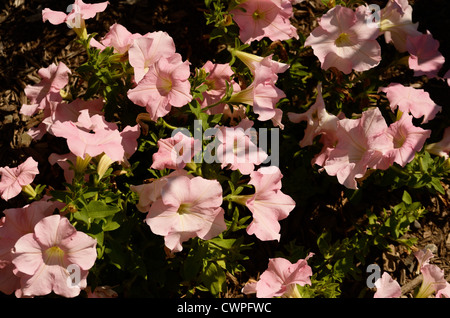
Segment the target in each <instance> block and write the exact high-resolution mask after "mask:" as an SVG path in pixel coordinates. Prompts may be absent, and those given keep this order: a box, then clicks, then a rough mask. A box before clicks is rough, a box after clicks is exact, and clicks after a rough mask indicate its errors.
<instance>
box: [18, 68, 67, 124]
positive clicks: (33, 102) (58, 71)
mask: <svg viewBox="0 0 450 318" xmlns="http://www.w3.org/2000/svg"><path fill="white" fill-rule="evenodd" d="M69 74H71V71H70V69H69V68H68V67H67V66H66V65H65V64H64V63H62V62H59V63H58V65H56V64H54V63H53V64H51V65H50V66H49V67H47V68H41V69H40V70H39V71H38V75H39V77H40V78H41V79H42V80H41V81H40V82H39V83H38V84H35V85H27V86H26V87H25V94H26V96H27V98H28V99H29V100H30V104H29V105H27V104H24V105H22V107H21V109H20V113H21V114H23V115H27V116H32V115H34V114H35V113H36V112H38V111H39V110H42V109H45V108H47V107H50V105H51V104H50V102H52V101H53V102H61V101H62V97H61V94H60V93H59V92H60V90H61V89H63V88H64V86H66V85H67V83H68V82H69Z"/></svg>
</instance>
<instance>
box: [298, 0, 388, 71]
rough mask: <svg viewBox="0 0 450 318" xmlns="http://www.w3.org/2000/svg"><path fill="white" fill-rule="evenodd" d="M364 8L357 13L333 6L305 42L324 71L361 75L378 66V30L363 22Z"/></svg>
mask: <svg viewBox="0 0 450 318" xmlns="http://www.w3.org/2000/svg"><path fill="white" fill-rule="evenodd" d="M367 14H368V12H367V8H366V7H365V6H359V7H358V8H357V9H356V11H353V10H352V9H350V8H346V7H342V6H340V5H337V6H335V7H334V8H332V9H331V10H329V11H328V12H327V13H326V14H324V15H323V16H322V17H321V18H320V20H319V26H318V27H317V28H315V29H314V30H313V31H312V32H311V34H310V35H309V36H308V38H307V39H306V41H305V46H311V47H312V48H313V51H314V54H315V55H316V56H317V58H318V59H319V61H320V62H321V64H322V68H323V69H325V70H327V69H329V68H330V67H336V68H337V69H338V70H340V71H342V72H343V73H345V74H349V73H350V72H351V71H352V70H355V71H358V72H362V71H366V70H368V69H371V68H373V67H375V66H377V65H378V64H379V63H380V61H381V47H380V45H379V44H378V42H377V40H376V38H377V37H378V36H379V31H378V29H377V28H373V27H370V24H369V23H367V22H366V17H367Z"/></svg>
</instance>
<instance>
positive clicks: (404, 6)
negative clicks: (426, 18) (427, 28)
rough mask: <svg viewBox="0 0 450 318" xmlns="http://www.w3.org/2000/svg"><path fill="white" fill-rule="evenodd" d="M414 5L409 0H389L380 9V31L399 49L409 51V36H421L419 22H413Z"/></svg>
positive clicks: (387, 41)
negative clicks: (418, 27) (407, 45)
mask: <svg viewBox="0 0 450 318" xmlns="http://www.w3.org/2000/svg"><path fill="white" fill-rule="evenodd" d="M412 10H413V9H412V7H411V6H410V5H409V3H408V0H389V2H388V3H387V4H386V6H385V7H384V8H383V9H381V11H380V32H381V33H382V34H384V39H385V41H386V43H392V44H393V45H394V47H395V48H396V49H397V51H399V52H401V53H403V52H406V51H407V47H406V41H407V38H408V36H419V35H421V33H420V32H419V31H417V25H418V23H413V22H412Z"/></svg>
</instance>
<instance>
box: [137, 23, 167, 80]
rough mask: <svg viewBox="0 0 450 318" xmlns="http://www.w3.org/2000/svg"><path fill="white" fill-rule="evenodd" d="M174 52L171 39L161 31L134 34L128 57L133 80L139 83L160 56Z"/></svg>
mask: <svg viewBox="0 0 450 318" xmlns="http://www.w3.org/2000/svg"><path fill="white" fill-rule="evenodd" d="M173 54H175V43H174V41H173V39H172V38H171V37H170V36H169V34H167V33H166V32H163V31H158V32H149V33H147V34H145V35H144V36H134V39H133V40H132V43H131V45H130V48H129V50H128V57H129V61H130V65H131V66H132V67H133V69H134V80H135V82H136V83H139V82H140V81H141V80H142V79H143V78H144V76H145V74H146V73H147V72H148V70H149V69H150V66H152V65H153V64H155V63H156V62H157V61H158V60H159V59H160V58H161V57H163V56H164V57H170V56H172V55H173Z"/></svg>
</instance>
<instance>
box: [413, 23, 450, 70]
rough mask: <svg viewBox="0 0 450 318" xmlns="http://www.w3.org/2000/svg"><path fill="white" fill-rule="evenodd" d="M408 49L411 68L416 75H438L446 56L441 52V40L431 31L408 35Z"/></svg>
mask: <svg viewBox="0 0 450 318" xmlns="http://www.w3.org/2000/svg"><path fill="white" fill-rule="evenodd" d="M406 49H407V50H408V53H409V54H410V56H409V59H408V64H409V68H410V69H412V70H414V76H421V75H425V76H427V77H429V78H433V77H438V73H439V71H440V70H441V68H442V66H443V65H444V63H445V58H444V56H443V55H442V54H441V52H439V41H437V40H435V39H434V38H433V36H432V35H431V33H430V32H429V31H427V33H425V34H421V35H418V36H408V38H407V41H406Z"/></svg>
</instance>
